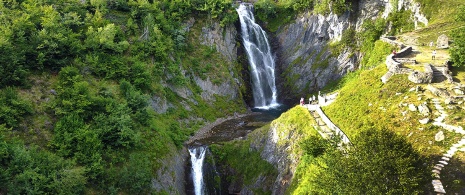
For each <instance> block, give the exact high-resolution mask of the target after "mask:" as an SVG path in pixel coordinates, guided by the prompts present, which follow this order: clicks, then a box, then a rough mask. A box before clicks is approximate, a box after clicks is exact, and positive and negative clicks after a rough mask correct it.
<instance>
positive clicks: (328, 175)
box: [311, 129, 432, 194]
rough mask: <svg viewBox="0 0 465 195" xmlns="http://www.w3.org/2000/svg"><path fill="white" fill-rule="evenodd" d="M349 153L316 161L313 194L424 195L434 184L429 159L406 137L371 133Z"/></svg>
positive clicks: (330, 154) (332, 153)
mask: <svg viewBox="0 0 465 195" xmlns="http://www.w3.org/2000/svg"><path fill="white" fill-rule="evenodd" d="M352 143H353V144H354V146H353V147H352V148H349V150H348V151H347V152H348V153H347V154H343V153H342V152H341V151H340V150H339V149H333V150H331V151H328V152H327V153H326V154H325V155H323V156H322V158H321V161H315V164H316V165H317V166H318V167H319V171H318V172H316V174H314V175H313V178H312V179H311V181H312V182H311V183H312V185H314V188H313V189H312V190H313V193H321V194H334V193H336V194H423V193H424V191H423V189H424V188H425V186H426V185H427V184H428V183H429V182H431V179H432V177H431V174H430V171H429V169H428V166H426V165H427V164H428V163H427V161H426V160H425V158H423V157H421V156H420V154H419V153H418V152H417V151H416V150H415V149H414V148H413V147H412V145H411V144H409V143H408V142H407V141H406V140H405V138H403V137H401V136H398V135H396V134H395V133H393V132H390V131H388V130H373V129H370V130H367V131H363V132H361V133H360V135H359V136H357V137H356V139H354V140H353V142H352Z"/></svg>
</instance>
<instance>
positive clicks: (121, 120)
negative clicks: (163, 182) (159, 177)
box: [0, 0, 245, 194]
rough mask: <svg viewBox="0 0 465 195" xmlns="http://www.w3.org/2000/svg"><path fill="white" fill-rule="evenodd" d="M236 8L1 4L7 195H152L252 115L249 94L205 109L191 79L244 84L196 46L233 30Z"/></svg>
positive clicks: (229, 66)
mask: <svg viewBox="0 0 465 195" xmlns="http://www.w3.org/2000/svg"><path fill="white" fill-rule="evenodd" d="M231 5H232V4H231V1H208V3H207V1H168V0H166V1H150V2H149V1H101V0H97V1H78V0H64V1H36V0H26V1H3V2H1V3H0V12H1V14H0V21H1V23H2V25H1V26H0V63H1V68H0V94H1V95H0V124H1V125H0V129H1V131H0V132H1V136H0V140H1V141H0V194H82V193H87V194H114V193H127V194H142V193H150V192H151V191H152V190H151V186H152V181H151V178H152V177H153V175H154V173H155V172H156V171H157V170H158V169H160V167H162V165H161V164H160V160H161V159H163V157H164V156H165V155H166V154H167V153H173V152H174V153H176V151H177V150H178V149H179V148H180V147H181V146H182V144H183V142H184V141H185V140H187V139H188V137H189V136H190V135H192V134H193V133H195V132H196V130H197V129H199V128H200V127H201V126H202V125H204V124H205V123H208V122H211V121H214V120H216V119H217V118H220V117H224V116H229V115H232V114H234V113H236V112H237V113H241V112H245V105H244V103H243V100H242V99H241V97H240V95H239V97H238V98H237V99H231V98H229V97H226V96H221V95H216V96H215V97H214V98H213V100H207V99H204V98H202V96H201V91H202V90H201V89H200V87H199V86H198V85H197V84H196V83H195V81H194V76H195V77H199V78H202V79H205V80H207V79H209V80H210V81H211V82H212V83H214V84H220V83H223V82H228V81H231V80H232V75H231V73H233V74H235V75H234V77H239V78H240V75H239V74H240V72H241V70H242V66H241V65H239V64H238V63H237V62H234V61H233V62H232V61H228V60H227V59H225V57H224V56H222V55H221V54H220V53H219V52H217V51H216V49H215V48H212V47H208V46H205V45H201V44H199V38H198V37H199V36H200V35H199V34H200V33H201V28H202V25H206V24H207V23H213V22H217V23H221V25H222V26H224V25H230V24H232V23H233V22H235V21H236V20H237V14H236V12H235V11H234V8H233V7H232V6H231ZM193 16H197V17H196V23H194V24H193V26H192V27H190V31H189V32H188V31H187V30H186V24H185V22H186V21H187V20H188V19H189V18H191V17H193ZM179 88H183V89H186V90H188V91H192V92H193V94H192V95H191V96H189V97H188V98H186V97H180V96H179V95H178V93H176V92H175V90H177V89H179ZM159 102H166V103H165V104H166V106H161V108H163V107H164V108H163V110H155V109H156V108H157V106H154V104H157V103H159ZM161 104H162V105H163V103H161ZM163 166H166V165H163ZM173 190H177V189H173ZM158 193H161V192H158ZM166 193H167V192H166Z"/></svg>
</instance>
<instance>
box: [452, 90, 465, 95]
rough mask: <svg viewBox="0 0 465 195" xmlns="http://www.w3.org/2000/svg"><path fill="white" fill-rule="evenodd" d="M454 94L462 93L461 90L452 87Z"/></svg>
mask: <svg viewBox="0 0 465 195" xmlns="http://www.w3.org/2000/svg"><path fill="white" fill-rule="evenodd" d="M454 92H455V94H457V95H464V93H463V91H462V90H460V89H454Z"/></svg>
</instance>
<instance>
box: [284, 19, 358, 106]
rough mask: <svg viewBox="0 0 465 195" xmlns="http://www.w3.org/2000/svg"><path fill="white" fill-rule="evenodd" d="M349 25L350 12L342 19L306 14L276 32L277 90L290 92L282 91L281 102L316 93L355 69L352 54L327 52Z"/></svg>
mask: <svg viewBox="0 0 465 195" xmlns="http://www.w3.org/2000/svg"><path fill="white" fill-rule="evenodd" d="M350 24H351V22H350V13H346V14H344V15H342V16H336V15H334V14H330V15H328V16H322V15H313V14H311V13H305V14H303V15H301V16H299V17H298V18H297V19H296V20H295V22H294V23H292V24H289V25H287V26H285V27H282V28H281V29H280V30H279V31H278V32H277V33H276V40H277V42H278V45H279V46H278V50H277V56H278V58H277V59H278V63H277V64H278V65H279V69H280V72H281V77H280V78H281V80H280V82H278V83H279V84H280V89H290V90H289V91H287V90H281V91H282V92H283V93H281V94H283V95H284V97H283V99H296V98H298V96H304V95H306V94H309V93H311V92H315V91H317V90H319V89H321V88H323V87H324V86H325V85H326V84H328V82H330V81H332V80H336V79H339V78H340V77H342V76H343V75H344V74H346V73H347V72H348V71H352V70H354V69H355V67H356V63H357V62H356V60H357V58H356V56H355V55H352V54H353V51H349V50H345V51H343V52H341V54H340V55H338V56H334V55H333V54H331V52H330V50H329V44H330V42H331V41H338V40H339V39H340V37H341V35H342V33H343V30H345V29H347V28H348V27H349V26H350ZM281 94H280V95H281Z"/></svg>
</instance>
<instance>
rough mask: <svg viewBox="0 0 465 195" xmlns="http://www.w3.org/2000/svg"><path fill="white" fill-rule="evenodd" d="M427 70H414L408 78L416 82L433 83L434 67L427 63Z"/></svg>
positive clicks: (425, 67)
mask: <svg viewBox="0 0 465 195" xmlns="http://www.w3.org/2000/svg"><path fill="white" fill-rule="evenodd" d="M424 69H425V71H424V72H420V71H413V72H412V73H410V75H409V76H408V80H410V81H412V82H414V83H417V84H419V83H431V82H432V81H433V69H432V68H431V65H430V64H425V66H424Z"/></svg>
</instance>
